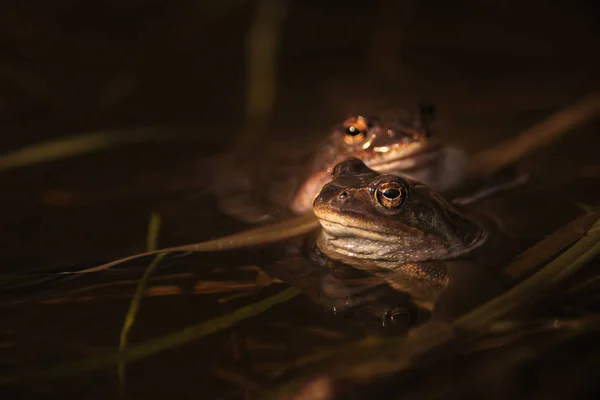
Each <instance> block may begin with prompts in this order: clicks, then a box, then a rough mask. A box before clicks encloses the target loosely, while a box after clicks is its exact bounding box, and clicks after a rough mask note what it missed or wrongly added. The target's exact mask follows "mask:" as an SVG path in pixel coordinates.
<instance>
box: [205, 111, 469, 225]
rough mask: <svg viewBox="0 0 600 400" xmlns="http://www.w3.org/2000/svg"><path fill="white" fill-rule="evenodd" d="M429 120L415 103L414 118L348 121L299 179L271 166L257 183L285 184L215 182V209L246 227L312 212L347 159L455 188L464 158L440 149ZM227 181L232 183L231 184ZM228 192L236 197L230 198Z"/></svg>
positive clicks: (431, 116)
mask: <svg viewBox="0 0 600 400" xmlns="http://www.w3.org/2000/svg"><path fill="white" fill-rule="evenodd" d="M400 114H401V113H400ZM433 119H434V109H433V107H432V106H431V105H429V104H426V103H421V104H420V106H419V109H418V112H417V113H416V114H415V115H414V116H411V115H410V114H409V113H404V114H403V115H400V117H399V118H398V120H394V121H387V122H383V121H381V120H379V119H378V118H365V117H363V116H353V117H350V118H348V119H346V120H345V121H344V122H343V123H341V124H340V125H338V126H336V127H335V128H334V129H333V131H332V132H331V133H330V134H329V136H328V137H327V138H326V139H325V140H324V141H323V142H322V143H321V144H320V145H319V146H318V149H317V151H316V153H315V154H314V156H313V158H312V162H311V163H310V165H309V168H308V171H307V173H306V174H305V175H304V177H305V178H304V179H303V180H301V176H302V174H300V175H298V174H297V173H289V172H288V171H285V172H282V171H279V170H280V169H281V167H278V168H275V170H277V171H273V170H274V169H273V168H272V166H271V167H270V168H269V169H268V171H263V172H264V173H257V174H256V175H261V176H259V177H258V178H260V179H263V180H264V179H265V178H264V175H267V173H270V174H273V173H274V172H281V174H282V175H283V176H284V179H285V182H284V183H281V182H278V181H277V179H273V181H270V182H267V185H261V184H258V183H256V182H254V183H252V182H250V181H249V180H247V179H243V180H242V179H240V177H239V173H237V172H236V173H234V174H233V175H234V176H232V177H229V178H220V179H217V184H218V185H220V186H219V187H217V188H216V192H217V195H218V196H219V198H220V208H221V209H222V211H223V212H225V213H226V214H228V215H230V216H233V217H234V218H236V219H239V220H242V221H245V222H251V223H253V222H263V221H265V220H267V219H269V218H270V217H272V213H273V210H274V209H276V208H279V209H289V210H290V211H292V212H293V213H294V214H304V213H306V212H308V211H310V210H311V208H312V203H313V200H314V199H315V196H316V195H317V193H319V190H321V188H322V187H323V185H325V184H326V183H327V182H329V181H330V180H331V172H332V170H333V167H334V166H335V165H336V164H337V163H338V162H340V161H342V160H344V159H346V158H348V157H357V158H359V159H361V160H362V161H363V162H364V163H365V164H366V165H367V166H369V167H370V168H371V169H373V170H376V171H379V172H388V173H394V174H402V176H406V177H409V178H412V179H416V180H419V181H421V182H425V183H427V184H429V185H431V186H432V187H434V188H435V189H436V190H440V191H444V190H447V189H449V188H452V187H455V186H456V185H457V184H459V183H460V182H461V181H462V179H463V178H464V175H465V171H466V158H465V156H464V154H463V153H462V152H460V151H459V150H457V149H454V148H451V147H448V146H442V145H441V144H440V143H439V141H438V140H437V139H436V138H434V137H432V136H431V125H432V123H433ZM255 172H256V171H255ZM236 174H237V175H238V176H235V175H236ZM258 178H257V179H258ZM232 180H236V182H235V184H232ZM219 182H220V183H219ZM259 187H260V190H259V189H258V188H259ZM265 187H268V189H265ZM232 189H233V190H235V193H230V191H231V190H232ZM244 192H246V194H244ZM257 197H262V199H261V200H257Z"/></svg>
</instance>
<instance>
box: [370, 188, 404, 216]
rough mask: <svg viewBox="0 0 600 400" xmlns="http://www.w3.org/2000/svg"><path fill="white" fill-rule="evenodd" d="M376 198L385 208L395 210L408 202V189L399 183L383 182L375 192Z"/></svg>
mask: <svg viewBox="0 0 600 400" xmlns="http://www.w3.org/2000/svg"><path fill="white" fill-rule="evenodd" d="M375 198H376V199H377V202H378V203H379V204H381V205H382V206H383V207H384V208H386V209H388V210H395V209H397V208H399V207H400V206H401V205H402V204H403V203H404V201H405V200H406V188H405V187H404V186H403V185H402V184H401V183H398V182H394V181H391V182H383V183H382V184H380V185H379V187H378V188H377V189H376V190H375Z"/></svg>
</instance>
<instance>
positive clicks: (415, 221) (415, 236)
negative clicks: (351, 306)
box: [314, 158, 511, 318]
mask: <svg viewBox="0 0 600 400" xmlns="http://www.w3.org/2000/svg"><path fill="white" fill-rule="evenodd" d="M314 212H315V215H316V216H317V218H318V219H319V222H320V224H321V226H322V229H321V231H320V233H319V234H318V238H317V240H316V246H317V248H318V250H319V251H320V252H322V253H323V254H324V255H325V256H326V257H328V258H329V259H332V260H335V261H339V262H342V263H344V264H347V265H350V266H352V267H355V268H359V269H362V270H365V271H369V272H370V273H373V274H375V275H378V276H381V277H384V278H385V279H386V281H387V282H388V283H389V284H390V286H392V287H394V288H395V289H397V290H399V291H401V292H403V293H408V294H410V295H411V296H412V299H413V301H414V303H416V304H417V305H419V306H420V307H422V308H425V309H428V310H430V311H431V310H433V311H434V316H436V315H438V316H440V317H441V318H454V317H456V316H457V315H460V314H461V313H463V312H465V311H466V310H468V309H469V308H470V307H472V306H475V305H477V304H478V303H480V302H481V301H483V300H485V299H487V298H489V296H491V295H493V294H494V293H498V292H499V291H501V290H504V289H505V288H506V287H507V285H508V280H507V279H505V278H504V277H503V276H502V274H501V272H499V271H498V270H497V269H494V268H493V267H495V266H498V265H500V264H501V263H503V262H505V261H506V260H508V259H509V258H510V257H511V255H509V254H508V253H506V252H502V254H503V255H504V256H506V257H508V258H506V259H504V258H503V257H495V256H490V251H489V250H490V248H491V249H496V250H497V249H500V247H499V245H498V237H499V236H500V235H492V234H491V233H492V230H491V225H490V223H489V222H487V221H484V220H480V219H477V218H474V217H472V216H469V215H465V214H463V213H461V212H460V211H459V210H457V209H456V208H455V207H453V206H452V205H450V204H449V203H448V202H447V201H446V200H445V199H444V198H443V197H441V196H440V195H439V194H438V193H437V192H436V191H434V190H433V189H431V188H430V187H428V186H427V185H424V184H422V183H419V182H417V181H413V180H410V179H406V178H402V177H399V176H396V175H390V174H379V173H377V172H375V171H373V170H371V169H369V168H368V167H367V166H366V165H365V164H364V163H363V162H362V161H361V160H359V159H356V158H350V159H347V160H345V161H343V162H341V163H339V164H337V165H336V166H335V168H334V170H333V180H332V181H331V182H330V183H328V184H326V185H325V186H324V187H323V188H322V190H321V191H320V193H319V195H318V196H317V197H316V199H315V201H314Z"/></svg>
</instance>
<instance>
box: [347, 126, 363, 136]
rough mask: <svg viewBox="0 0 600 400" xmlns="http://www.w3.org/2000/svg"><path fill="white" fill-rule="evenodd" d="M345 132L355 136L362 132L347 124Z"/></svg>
mask: <svg viewBox="0 0 600 400" xmlns="http://www.w3.org/2000/svg"><path fill="white" fill-rule="evenodd" d="M346 133H347V134H348V135H350V136H356V135H360V134H361V133H362V132H361V131H360V129H358V128H357V127H355V126H349V127H348V129H346Z"/></svg>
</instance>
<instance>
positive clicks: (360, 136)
mask: <svg viewBox="0 0 600 400" xmlns="http://www.w3.org/2000/svg"><path fill="white" fill-rule="evenodd" d="M343 126H344V142H345V143H346V144H356V143H361V142H362V141H364V140H365V138H366V137H367V131H368V129H369V126H368V123H367V120H366V119H365V118H363V117H353V118H348V119H347V120H346V121H344V124H343Z"/></svg>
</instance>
